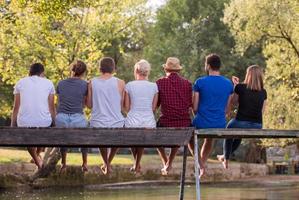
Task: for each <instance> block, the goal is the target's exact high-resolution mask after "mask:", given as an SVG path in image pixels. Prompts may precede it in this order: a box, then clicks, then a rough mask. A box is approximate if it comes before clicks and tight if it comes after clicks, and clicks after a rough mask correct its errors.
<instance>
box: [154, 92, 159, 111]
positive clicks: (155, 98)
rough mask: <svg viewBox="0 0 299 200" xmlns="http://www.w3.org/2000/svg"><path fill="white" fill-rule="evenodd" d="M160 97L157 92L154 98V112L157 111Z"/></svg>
mask: <svg viewBox="0 0 299 200" xmlns="http://www.w3.org/2000/svg"><path fill="white" fill-rule="evenodd" d="M158 98H159V94H158V93H156V94H155V96H154V99H153V112H155V111H156V110H157V108H158Z"/></svg>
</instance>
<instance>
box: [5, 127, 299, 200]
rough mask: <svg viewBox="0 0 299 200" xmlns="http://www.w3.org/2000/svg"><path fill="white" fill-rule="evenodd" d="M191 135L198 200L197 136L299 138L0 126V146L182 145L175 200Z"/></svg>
mask: <svg viewBox="0 0 299 200" xmlns="http://www.w3.org/2000/svg"><path fill="white" fill-rule="evenodd" d="M192 137H194V146H195V156H194V162H195V165H194V166H195V169H194V170H195V181H196V199H197V200H200V180H199V166H198V138H199V139H201V138H299V130H255V129H201V130H195V129H194V128H155V129H144V128H140V129H137V128H117V129H110V128H71V129H66V128H11V127H0V146H11V147H27V146H47V147H59V146H68V147H99V146H101V147H141V146H142V147H174V146H184V154H183V163H182V165H183V167H182V173H181V181H180V193H179V199H180V200H183V199H184V185H185V172H186V160H187V151H188V148H187V145H188V143H189V141H190V140H191V138H192Z"/></svg>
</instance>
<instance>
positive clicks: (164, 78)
mask: <svg viewBox="0 0 299 200" xmlns="http://www.w3.org/2000/svg"><path fill="white" fill-rule="evenodd" d="M165 80H166V77H165V76H164V77H160V78H158V80H156V83H157V84H158V83H161V82H163V81H165Z"/></svg>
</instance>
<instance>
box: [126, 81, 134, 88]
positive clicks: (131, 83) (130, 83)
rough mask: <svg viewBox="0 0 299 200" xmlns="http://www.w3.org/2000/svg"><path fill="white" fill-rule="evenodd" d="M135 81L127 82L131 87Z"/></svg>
mask: <svg viewBox="0 0 299 200" xmlns="http://www.w3.org/2000/svg"><path fill="white" fill-rule="evenodd" d="M134 83H135V81H129V82H128V83H126V86H127V87H130V86H131V85H134Z"/></svg>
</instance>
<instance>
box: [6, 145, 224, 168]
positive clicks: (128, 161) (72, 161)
mask: <svg viewBox="0 0 299 200" xmlns="http://www.w3.org/2000/svg"><path fill="white" fill-rule="evenodd" d="M30 159H31V157H30V155H29V153H28V152H27V151H26V150H19V149H14V148H0V165H1V164H12V163H28V162H29V161H30ZM191 159H192V158H191V157H189V158H188V160H190V161H191ZM175 162H176V163H181V162H182V157H181V156H177V157H176V158H175ZM81 163H82V158H81V153H68V154H67V164H68V165H81ZM102 163H103V161H102V158H101V156H100V154H99V153H90V154H88V165H100V164H102ZM209 163H218V161H216V160H209ZM112 164H114V165H132V164H133V157H132V155H130V154H129V155H119V154H118V155H116V156H115V158H114V159H113V161H112ZM141 164H143V165H144V164H150V165H161V160H160V158H159V156H158V153H157V154H151V155H146V154H145V155H143V157H142V161H141Z"/></svg>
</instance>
